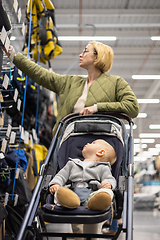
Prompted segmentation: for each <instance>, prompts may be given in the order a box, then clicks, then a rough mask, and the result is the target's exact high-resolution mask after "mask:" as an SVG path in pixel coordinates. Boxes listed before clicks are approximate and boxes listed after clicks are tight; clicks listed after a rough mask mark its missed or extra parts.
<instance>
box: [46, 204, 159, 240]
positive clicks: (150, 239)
mask: <svg viewBox="0 0 160 240" xmlns="http://www.w3.org/2000/svg"><path fill="white" fill-rule="evenodd" d="M47 228H48V231H54V230H55V231H58V232H70V231H71V228H70V226H69V225H68V224H65V225H64V224H63V225H60V224H48V226H47ZM133 228H134V230H133V240H160V211H159V210H157V209H154V210H150V211H134V212H133ZM52 239H54V240H59V239H60V238H49V240H52ZM118 239H119V240H125V239H126V234H125V233H123V232H122V233H121V234H120V236H119V238H118Z"/></svg>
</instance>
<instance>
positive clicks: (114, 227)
mask: <svg viewBox="0 0 160 240" xmlns="http://www.w3.org/2000/svg"><path fill="white" fill-rule="evenodd" d="M109 230H110V231H114V232H116V231H117V230H118V221H117V219H113V220H112V224H111V226H110V228H109Z"/></svg>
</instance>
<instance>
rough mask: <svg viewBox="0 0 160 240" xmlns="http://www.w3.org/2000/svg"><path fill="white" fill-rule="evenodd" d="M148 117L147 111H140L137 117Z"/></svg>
mask: <svg viewBox="0 0 160 240" xmlns="http://www.w3.org/2000/svg"><path fill="white" fill-rule="evenodd" d="M146 117H147V113H139V114H138V116H137V118H146Z"/></svg>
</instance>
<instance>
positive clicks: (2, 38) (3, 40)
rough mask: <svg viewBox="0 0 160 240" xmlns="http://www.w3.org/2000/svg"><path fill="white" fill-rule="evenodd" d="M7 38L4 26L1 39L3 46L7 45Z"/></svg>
mask: <svg viewBox="0 0 160 240" xmlns="http://www.w3.org/2000/svg"><path fill="white" fill-rule="evenodd" d="M6 37H7V32H6V29H5V27H4V26H3V27H2V31H1V36H0V39H1V42H2V43H3V45H4V43H5V40H6Z"/></svg>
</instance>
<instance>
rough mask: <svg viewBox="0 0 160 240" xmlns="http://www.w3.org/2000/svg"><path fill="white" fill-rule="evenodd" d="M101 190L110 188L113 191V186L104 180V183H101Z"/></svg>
mask: <svg viewBox="0 0 160 240" xmlns="http://www.w3.org/2000/svg"><path fill="white" fill-rule="evenodd" d="M100 188H109V189H111V188H112V186H111V184H110V183H109V182H108V181H107V180H104V181H103V182H101V186H100Z"/></svg>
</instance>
